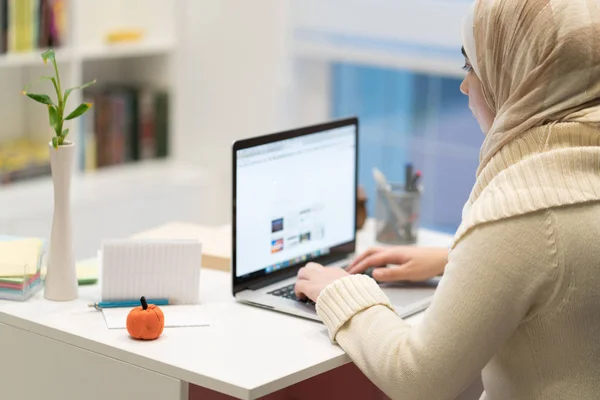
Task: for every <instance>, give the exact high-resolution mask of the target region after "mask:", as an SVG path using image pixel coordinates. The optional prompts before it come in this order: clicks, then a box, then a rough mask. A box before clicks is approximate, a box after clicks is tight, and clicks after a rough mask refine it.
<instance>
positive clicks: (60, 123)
mask: <svg viewBox="0 0 600 400" xmlns="http://www.w3.org/2000/svg"><path fill="white" fill-rule="evenodd" d="M52 64H53V65H54V72H56V82H57V86H58V93H57V96H58V124H57V129H56V136H60V135H61V134H62V131H63V115H64V109H65V104H63V97H62V89H61V86H60V75H59V73H58V65H57V64H56V58H53V59H52Z"/></svg>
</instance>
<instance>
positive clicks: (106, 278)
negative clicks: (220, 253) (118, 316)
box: [100, 239, 202, 304]
mask: <svg viewBox="0 0 600 400" xmlns="http://www.w3.org/2000/svg"><path fill="white" fill-rule="evenodd" d="M201 259H202V244H201V243H200V242H199V241H197V240H175V241H173V240H172V241H164V240H132V239H124V240H111V241H107V242H105V243H104V245H103V247H102V258H101V263H102V267H101V280H100V285H101V288H102V289H101V292H102V301H123V300H132V299H139V298H140V297H142V296H145V297H146V298H149V299H168V300H169V302H170V303H171V304H197V303H198V302H199V300H200V299H199V294H200V267H199V265H200V262H201Z"/></svg>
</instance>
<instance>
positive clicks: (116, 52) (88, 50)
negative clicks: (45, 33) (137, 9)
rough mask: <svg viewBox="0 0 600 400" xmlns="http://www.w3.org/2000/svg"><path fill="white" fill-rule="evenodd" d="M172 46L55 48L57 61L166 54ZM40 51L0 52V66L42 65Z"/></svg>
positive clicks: (141, 45)
mask: <svg viewBox="0 0 600 400" xmlns="http://www.w3.org/2000/svg"><path fill="white" fill-rule="evenodd" d="M173 48H174V44H173V42H167V41H165V42H147V43H133V44H129V43H128V44H114V45H105V46H90V47H83V48H81V49H59V50H56V60H57V61H58V62H59V63H66V62H70V61H72V60H73V59H74V56H75V55H78V56H80V57H81V59H83V60H84V61H93V60H106V59H116V58H131V57H145V56H153V55H161V54H168V53H169V52H171V50H173ZM42 53H43V51H42V50H40V51H34V52H30V53H10V54H0V68H15V67H35V66H43V65H44V64H43V62H42V57H41V54H42Z"/></svg>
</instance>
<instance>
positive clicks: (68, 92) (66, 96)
mask: <svg viewBox="0 0 600 400" xmlns="http://www.w3.org/2000/svg"><path fill="white" fill-rule="evenodd" d="M94 83H96V80H95V79H94V80H93V81H89V82H87V83H84V84H83V85H81V86H76V87H72V88H70V89H67V90H66V91H65V104H67V100H68V98H69V95H70V94H71V92H72V91H73V90H77V89H82V90H83V89H85V88H88V87H90V86H92V85H93V84H94Z"/></svg>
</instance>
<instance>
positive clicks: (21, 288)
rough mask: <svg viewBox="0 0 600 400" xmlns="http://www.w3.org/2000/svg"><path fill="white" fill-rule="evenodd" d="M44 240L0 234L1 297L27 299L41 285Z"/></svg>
mask: <svg viewBox="0 0 600 400" xmlns="http://www.w3.org/2000/svg"><path fill="white" fill-rule="evenodd" d="M43 250H44V240H42V239H39V238H22V237H14V236H0V298H2V299H8V300H25V299H26V298H28V297H29V296H31V295H32V294H33V293H34V292H35V291H37V290H36V289H39V288H40V287H41V285H40V283H41V274H40V271H41V269H40V266H41V260H42V254H43Z"/></svg>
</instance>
